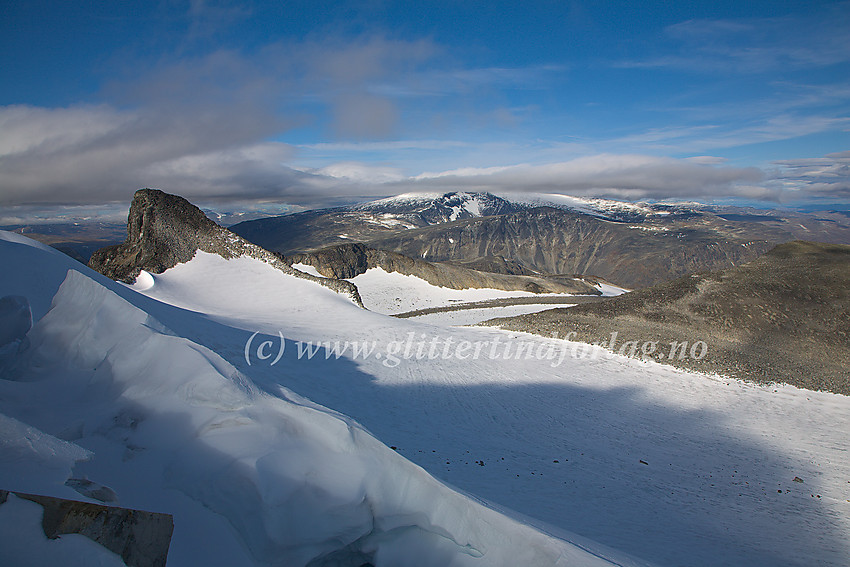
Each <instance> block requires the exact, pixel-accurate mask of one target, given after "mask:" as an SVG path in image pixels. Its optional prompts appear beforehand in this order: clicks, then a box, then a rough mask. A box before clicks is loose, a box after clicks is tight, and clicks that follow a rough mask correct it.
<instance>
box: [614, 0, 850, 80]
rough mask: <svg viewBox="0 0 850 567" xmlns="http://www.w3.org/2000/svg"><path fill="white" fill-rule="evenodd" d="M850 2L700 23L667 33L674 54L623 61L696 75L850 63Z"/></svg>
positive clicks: (625, 64)
mask: <svg viewBox="0 0 850 567" xmlns="http://www.w3.org/2000/svg"><path fill="white" fill-rule="evenodd" d="M848 15H850V4H848V3H847V2H839V3H836V4H832V5H827V6H819V7H815V8H813V9H812V10H811V11H810V12H809V13H808V14H806V15H796V16H787V17H770V18H749V19H738V20H710V19H696V20H688V21H684V22H680V23H677V24H674V25H671V26H669V27H668V28H667V29H666V32H667V36H668V37H669V38H671V39H672V40H674V41H676V42H678V44H679V45H680V50H679V51H678V52H677V53H674V54H668V55H662V56H658V57H654V58H647V59H643V60H630V61H622V62H619V63H617V64H616V66H619V67H625V68H653V67H673V68H680V69H685V70H688V71H696V72H716V71H726V72H730V71H731V72H737V73H762V72H767V71H773V70H776V69H788V68H797V69H805V68H811V67H823V66H828V65H834V64H837V63H846V62H848V61H850V35H848V34H847V18H848Z"/></svg>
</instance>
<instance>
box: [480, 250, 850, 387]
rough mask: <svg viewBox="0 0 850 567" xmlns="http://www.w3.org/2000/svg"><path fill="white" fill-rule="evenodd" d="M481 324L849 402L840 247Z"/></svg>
mask: <svg viewBox="0 0 850 567" xmlns="http://www.w3.org/2000/svg"><path fill="white" fill-rule="evenodd" d="M485 324H488V325H498V326H500V327H502V328H504V329H511V330H519V331H528V332H532V333H538V334H542V335H547V336H550V335H551V334H552V333H553V332H556V333H558V336H560V337H565V336H567V334H568V333H570V332H573V333H574V334H573V335H571V337H572V338H573V339H574V340H578V341H581V342H587V343H599V344H603V345H604V346H606V347H608V348H611V347H612V346H613V349H612V350H613V351H615V352H621V353H623V354H630V355H634V356H642V349H645V350H644V351H643V352H649V351H651V350H652V345H653V344H654V345H655V346H656V348H655V351H654V352H651V353H650V354H649V357H651V358H653V359H655V360H657V361H659V362H664V363H667V364H673V365H675V366H679V367H683V368H688V369H693V370H699V371H704V372H717V373H720V374H723V375H728V376H733V377H740V378H745V379H750V380H754V381H757V382H762V383H769V382H785V383H788V384H793V385H795V386H799V387H802V388H809V389H814V390H828V391H831V392H836V393H841V394H845V395H850V246H844V245H831V244H819V243H813V242H805V241H795V242H789V243H786V244H782V245H780V246H777V247H776V248H774V249H773V250H771V251H770V252H768V253H767V254H765V255H764V256H762V257H761V258H759V259H757V260H755V261H753V262H750V263H748V264H746V265H743V266H740V267H737V268H732V269H728V270H723V271H719V272H711V273H703V274H694V275H691V276H685V277H682V278H679V279H677V280H674V281H672V282H669V283H665V284H661V285H657V286H654V287H651V288H646V289H642V290H639V291H635V292H632V293H629V294H626V295H623V296H620V297H617V298H613V299H611V300H608V301H604V302H601V303H593V304H587V305H579V306H576V307H573V308H569V309H553V310H549V311H544V312H542V313H535V314H532V315H523V316H520V317H513V318H504V319H493V320H490V321H488V322H486V323H485ZM612 333H617V334H616V336H615V341H614V343H613V345H612V344H611V336H612ZM629 341H633V342H632V343H630V342H629ZM698 341H704V343H705V345H704V349H705V354H704V356H701V355H702V353H703V346H702V345H699V346H697V347H694V344H695V343H697V342H698ZM685 342H687V346H686V347H685V348H684V349H681V348H676V347H677V346H678V345H681V344H682V343H685ZM671 343H672V346H671ZM692 348H693V350H691V349H692ZM674 349H675V352H673V351H674Z"/></svg>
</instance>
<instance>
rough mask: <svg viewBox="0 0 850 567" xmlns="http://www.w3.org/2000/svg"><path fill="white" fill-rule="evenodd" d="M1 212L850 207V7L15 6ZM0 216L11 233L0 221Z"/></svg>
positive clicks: (424, 1)
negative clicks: (381, 205) (142, 203)
mask: <svg viewBox="0 0 850 567" xmlns="http://www.w3.org/2000/svg"><path fill="white" fill-rule="evenodd" d="M0 10H2V11H0V13H2V17H0V53H3V56H2V57H0V87H1V88H0V207H3V208H5V209H6V210H7V213H8V212H9V211H23V210H25V209H26V207H38V206H40V207H44V206H56V207H65V206H67V207H77V208H80V207H82V208H84V209H87V208H88V209H90V210H97V209H98V207H102V206H106V205H108V204H110V203H125V204H126V203H128V202H129V200H130V199H131V197H132V194H133V192H134V191H135V190H136V189H139V188H141V187H155V188H159V189H162V190H164V191H167V192H170V193H176V194H180V195H183V196H185V197H187V198H188V199H190V200H193V201H195V202H198V201H204V202H215V201H219V202H230V203H241V204H242V205H244V206H245V207H250V206H256V205H257V203H275V204H287V203H289V204H299V203H300V204H302V205H303V204H305V203H310V204H315V203H322V202H332V201H334V200H338V199H340V198H350V197H355V196H386V195H393V194H399V193H408V192H419V191H452V190H463V191H477V190H486V191H494V192H499V191H510V192H517V191H529V192H536V193H563V194H569V195H575V196H587V197H605V198H616V199H623V200H699V201H704V202H708V201H721V202H747V203H756V204H758V203H761V204H764V206H777V205H796V204H800V203H828V204H836V206H840V207H850V2H811V1H807V2H783V1H777V0H772V1H769V2H762V1H748V2H740V1H739V0H737V1H734V2H728V1H724V0H720V1H711V2H667V1H665V2H654V1H643V2H626V1H608V0H593V1H590V0H587V1H579V0H576V1H544V0H540V1H534V2H522V3H520V2H501V1H487V2H479V1H475V0H467V1H460V0H457V1H439V0H419V1H416V2H382V1H378V0H364V1H359V2H319V1H315V0H313V1H301V0H288V1H285V2H280V1H278V2H261V1H255V2H226V1H221V2H217V1H208V0H192V1H189V2H183V1H160V2H157V1H151V0H146V1H127V2H112V1H110V2H90V1H88V2H82V1H81V2H73V3H72V2H65V1H54V2H50V1H40V0H28V1H17V0H8V1H6V2H4V3H3V6H2V9H0ZM0 216H2V215H0Z"/></svg>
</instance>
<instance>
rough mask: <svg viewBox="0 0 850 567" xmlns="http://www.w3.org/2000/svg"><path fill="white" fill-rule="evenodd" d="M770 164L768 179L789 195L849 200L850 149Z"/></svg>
mask: <svg viewBox="0 0 850 567" xmlns="http://www.w3.org/2000/svg"><path fill="white" fill-rule="evenodd" d="M773 164H774V165H775V166H776V170H774V171H773V172H771V175H770V182H771V183H773V184H777V185H781V186H782V187H784V188H786V189H787V191H788V193H789V195H788V196H789V197H798V198H799V197H802V198H812V197H817V198H820V199H839V200H846V199H850V151H844V152H838V153H832V154H827V155H826V156H824V157H822V158H806V159H796V160H780V161H775V162H773Z"/></svg>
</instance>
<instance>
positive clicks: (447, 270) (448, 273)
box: [288, 243, 600, 295]
mask: <svg viewBox="0 0 850 567" xmlns="http://www.w3.org/2000/svg"><path fill="white" fill-rule="evenodd" d="M288 260H289V261H291V262H293V263H303V264H309V265H311V266H313V267H315V268H316V270H318V272H319V273H320V274H322V275H324V276H327V277H329V278H353V277H355V276H358V275H360V274H362V273H363V272H365V271H366V270H368V269H369V268H382V269H383V270H385V271H387V272H398V273H400V274H405V275H411V276H417V277H419V278H422V279H424V280H425V281H427V282H428V283H430V284H432V285H435V286H440V287H447V288H451V289H467V288H491V289H502V290H507V291H515V290H519V291H530V292H532V293H576V294H589V295H597V294H599V293H600V292H599V289H598V288H596V287H594V286H593V285H592V284H590V283H588V282H586V281H584V280H582V279H579V278H573V277H541V276H525V275H509V274H497V273H491V272H481V271H477V270H471V269H469V268H465V267H461V266H454V265H451V264H437V263H432V262H426V261H425V260H420V259H418V258H410V257H408V256H404V255H403V254H398V253H396V252H388V251H386V250H376V249H374V248H370V247H368V246H366V245H364V244H360V243H351V244H340V245H338V246H330V247H327V248H323V249H321V250H317V251H316V252H310V253H305V254H296V255H294V256H291V257H289V258H288Z"/></svg>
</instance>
